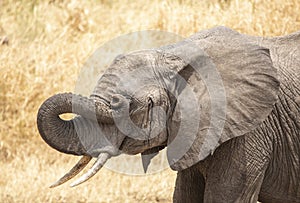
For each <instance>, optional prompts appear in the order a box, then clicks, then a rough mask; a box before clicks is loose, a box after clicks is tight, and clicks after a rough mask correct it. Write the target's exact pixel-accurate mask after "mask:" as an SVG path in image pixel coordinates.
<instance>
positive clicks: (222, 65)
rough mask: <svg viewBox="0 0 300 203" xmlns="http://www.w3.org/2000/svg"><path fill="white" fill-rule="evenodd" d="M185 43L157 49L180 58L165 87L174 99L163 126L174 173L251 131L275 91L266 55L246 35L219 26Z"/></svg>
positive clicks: (272, 100)
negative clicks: (171, 77)
mask: <svg viewBox="0 0 300 203" xmlns="http://www.w3.org/2000/svg"><path fill="white" fill-rule="evenodd" d="M189 40H190V41H185V42H183V43H179V44H175V45H174V46H169V47H166V48H165V49H163V52H167V53H168V54H173V55H176V56H178V57H179V58H181V59H183V60H184V63H182V64H181V66H179V65H178V66H175V67H174V66H173V67H174V68H173V70H174V71H176V72H177V73H178V77H177V78H176V82H175V83H174V84H173V85H174V86H176V87H171V88H170V89H174V90H176V91H174V92H173V94H174V95H175V97H177V101H176V102H175V103H174V107H173V112H172V113H173V116H172V118H171V119H170V121H169V124H168V127H169V129H168V130H169V138H168V149H167V154H168V161H169V164H170V166H171V168H172V169H174V170H183V169H185V168H188V167H190V166H192V165H193V164H195V163H197V162H199V161H201V160H203V159H204V158H206V157H207V156H208V155H209V154H210V153H212V152H213V151H214V150H215V148H216V147H218V146H219V145H220V144H222V143H223V142H225V141H227V140H229V139H232V138H234V137H237V136H242V135H245V134H246V133H248V132H250V131H251V130H253V129H255V128H257V127H258V126H259V125H260V124H261V123H262V122H263V121H264V120H265V119H266V118H267V117H268V115H269V114H270V112H271V111H272V108H273V105H274V103H275V102H276V100H277V95H278V91H279V82H278V80H277V73H276V69H275V68H274V67H273V66H272V61H271V58H270V54H269V51H268V50H267V49H265V48H263V47H260V46H258V45H255V44H253V43H252V42H251V41H250V40H251V38H250V37H248V36H245V35H241V34H239V33H237V32H235V31H232V30H230V29H227V28H223V27H221V28H215V29H212V30H207V31H203V32H201V33H198V34H196V35H195V36H192V37H191V38H190V39H189ZM169 63H171V62H169ZM171 69H172V68H171ZM178 81H181V82H178Z"/></svg>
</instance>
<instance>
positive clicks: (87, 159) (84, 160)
mask: <svg viewBox="0 0 300 203" xmlns="http://www.w3.org/2000/svg"><path fill="white" fill-rule="evenodd" d="M91 159H92V157H91V156H86V155H85V156H83V157H81V159H80V160H79V161H78V162H77V164H76V165H75V166H74V167H73V168H72V169H71V170H70V171H69V172H68V173H66V174H65V175H64V176H63V177H61V178H60V179H59V180H58V181H56V182H55V183H53V184H52V185H51V186H50V188H54V187H56V186H59V185H61V184H63V183H65V182H67V181H68V180H70V179H71V178H73V177H74V176H76V175H77V174H78V173H79V172H80V171H82V169H84V167H85V166H86V165H87V164H88V163H89V162H90V160H91Z"/></svg>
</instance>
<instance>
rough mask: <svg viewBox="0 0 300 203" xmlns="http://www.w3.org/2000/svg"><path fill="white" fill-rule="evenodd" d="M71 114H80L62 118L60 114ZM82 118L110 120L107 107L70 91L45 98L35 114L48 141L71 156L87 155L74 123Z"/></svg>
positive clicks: (40, 129) (42, 133)
mask: <svg viewBox="0 0 300 203" xmlns="http://www.w3.org/2000/svg"><path fill="white" fill-rule="evenodd" d="M64 113H74V114H77V115H79V116H77V117H75V118H74V119H71V120H63V119H61V118H60V117H59V115H61V114H64ZM85 119H89V120H97V121H99V122H104V123H111V122H112V121H113V120H112V117H111V112H110V108H109V107H108V106H107V105H106V104H104V103H102V102H100V101H93V100H91V99H89V98H87V97H83V96H80V95H75V94H72V93H63V94H57V95H54V96H52V97H50V98H49V99H47V100H46V101H45V102H44V103H43V104H42V106H41V107H40V109H39V111H38V115H37V126H38V130H39V132H40V134H41V136H42V138H43V139H44V140H45V142H46V143H47V144H49V145H50V146H51V147H53V148H54V149H56V150H58V151H60V152H64V153H68V154H74V155H83V154H86V151H87V150H86V149H85V148H84V146H83V144H82V142H81V141H80V137H79V135H78V133H77V130H76V124H80V123H82V121H84V120H85Z"/></svg>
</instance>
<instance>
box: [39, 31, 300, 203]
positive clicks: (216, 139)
mask: <svg viewBox="0 0 300 203" xmlns="http://www.w3.org/2000/svg"><path fill="white" fill-rule="evenodd" d="M299 77H300V32H296V33H294V34H291V35H288V36H284V37H274V38H265V37H254V36H248V35H244V34H240V33H238V32H236V31H233V30H231V29H229V28H226V27H216V28H212V29H209V30H204V31H201V32H199V33H196V34H194V35H192V36H191V37H189V38H187V39H185V40H183V41H181V42H178V43H175V44H171V45H168V46H163V47H160V48H157V49H150V50H141V51H135V52H132V53H129V54H126V55H121V56H118V57H117V58H116V59H115V60H114V61H113V62H112V64H111V65H110V66H109V67H108V69H107V70H106V71H105V73H104V74H103V75H102V76H101V77H100V79H99V81H98V83H97V85H96V87H95V89H94V91H93V93H92V94H91V95H90V97H89V98H88V97H83V96H80V95H75V94H72V93H63V94H57V95H54V96H52V97H50V98H49V99H47V100H46V101H45V102H44V103H43V104H42V106H41V107H40V109H39V112H38V116H37V126H38V130H39V132H40V134H41V136H42V138H43V139H44V140H45V141H46V143H47V144H48V145H50V146H51V147H53V148H54V149H56V150H58V151H60V152H63V153H67V154H74V155H80V156H83V157H82V159H81V160H80V161H79V162H78V164H76V165H75V166H74V168H73V169H71V171H70V172H69V173H67V174H66V175H65V176H64V177H62V178H61V179H60V180H59V181H58V182H56V183H55V184H54V185H53V187H54V186H57V185H59V184H62V183H64V182H65V181H67V180H69V179H71V178H72V177H74V176H75V175H76V174H77V173H78V172H79V171H81V170H82V169H83V167H84V166H85V165H86V164H87V163H88V162H89V161H90V159H91V158H92V157H97V161H96V162H95V164H94V165H93V167H92V168H91V169H90V170H89V171H88V172H87V173H86V174H84V175H83V176H82V177H81V178H80V179H79V180H77V181H76V182H75V183H73V184H72V186H75V185H77V184H80V183H81V182H84V181H85V180H87V179H88V178H90V177H91V176H93V175H94V174H95V173H96V172H97V171H98V170H99V169H100V168H101V167H102V166H103V165H104V164H105V162H106V160H107V159H109V158H110V157H111V156H117V155H119V154H120V153H126V154H138V153H141V154H142V156H143V157H145V158H144V159H143V162H144V163H143V164H144V167H145V169H146V168H147V165H148V164H149V161H150V159H151V157H152V155H153V156H154V155H155V154H156V153H157V152H158V151H160V150H161V149H163V148H164V147H166V149H167V155H168V162H169V165H170V167H171V168H172V169H173V170H176V171H178V174H177V179H176V186H175V191H174V195H173V201H174V202H256V201H261V202H273V203H276V202H278V203H279V202H300V88H299V87H300V82H299ZM68 112H73V113H75V114H77V116H76V117H75V118H73V119H71V120H68V121H66V120H62V119H60V117H59V115H60V114H63V113H68ZM149 154H150V158H149Z"/></svg>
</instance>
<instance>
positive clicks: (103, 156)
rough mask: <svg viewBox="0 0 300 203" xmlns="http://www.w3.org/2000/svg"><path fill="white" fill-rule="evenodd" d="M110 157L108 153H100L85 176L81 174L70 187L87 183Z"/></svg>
mask: <svg viewBox="0 0 300 203" xmlns="http://www.w3.org/2000/svg"><path fill="white" fill-rule="evenodd" d="M110 157H111V156H110V155H109V154H108V153H101V154H100V155H99V156H98V158H97V161H96V162H95V163H94V165H93V166H92V168H90V169H89V170H88V171H87V172H86V173H85V174H83V175H82V176H81V177H80V178H79V179H78V180H76V181H75V182H73V183H72V184H71V185H70V186H71V187H75V186H77V185H79V184H81V183H83V182H85V181H87V180H88V179H90V178H91V177H93V176H94V175H95V174H96V173H97V172H98V171H99V170H100V169H101V168H102V167H103V165H104V164H105V163H106V161H107V160H108V159H109V158H110Z"/></svg>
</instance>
